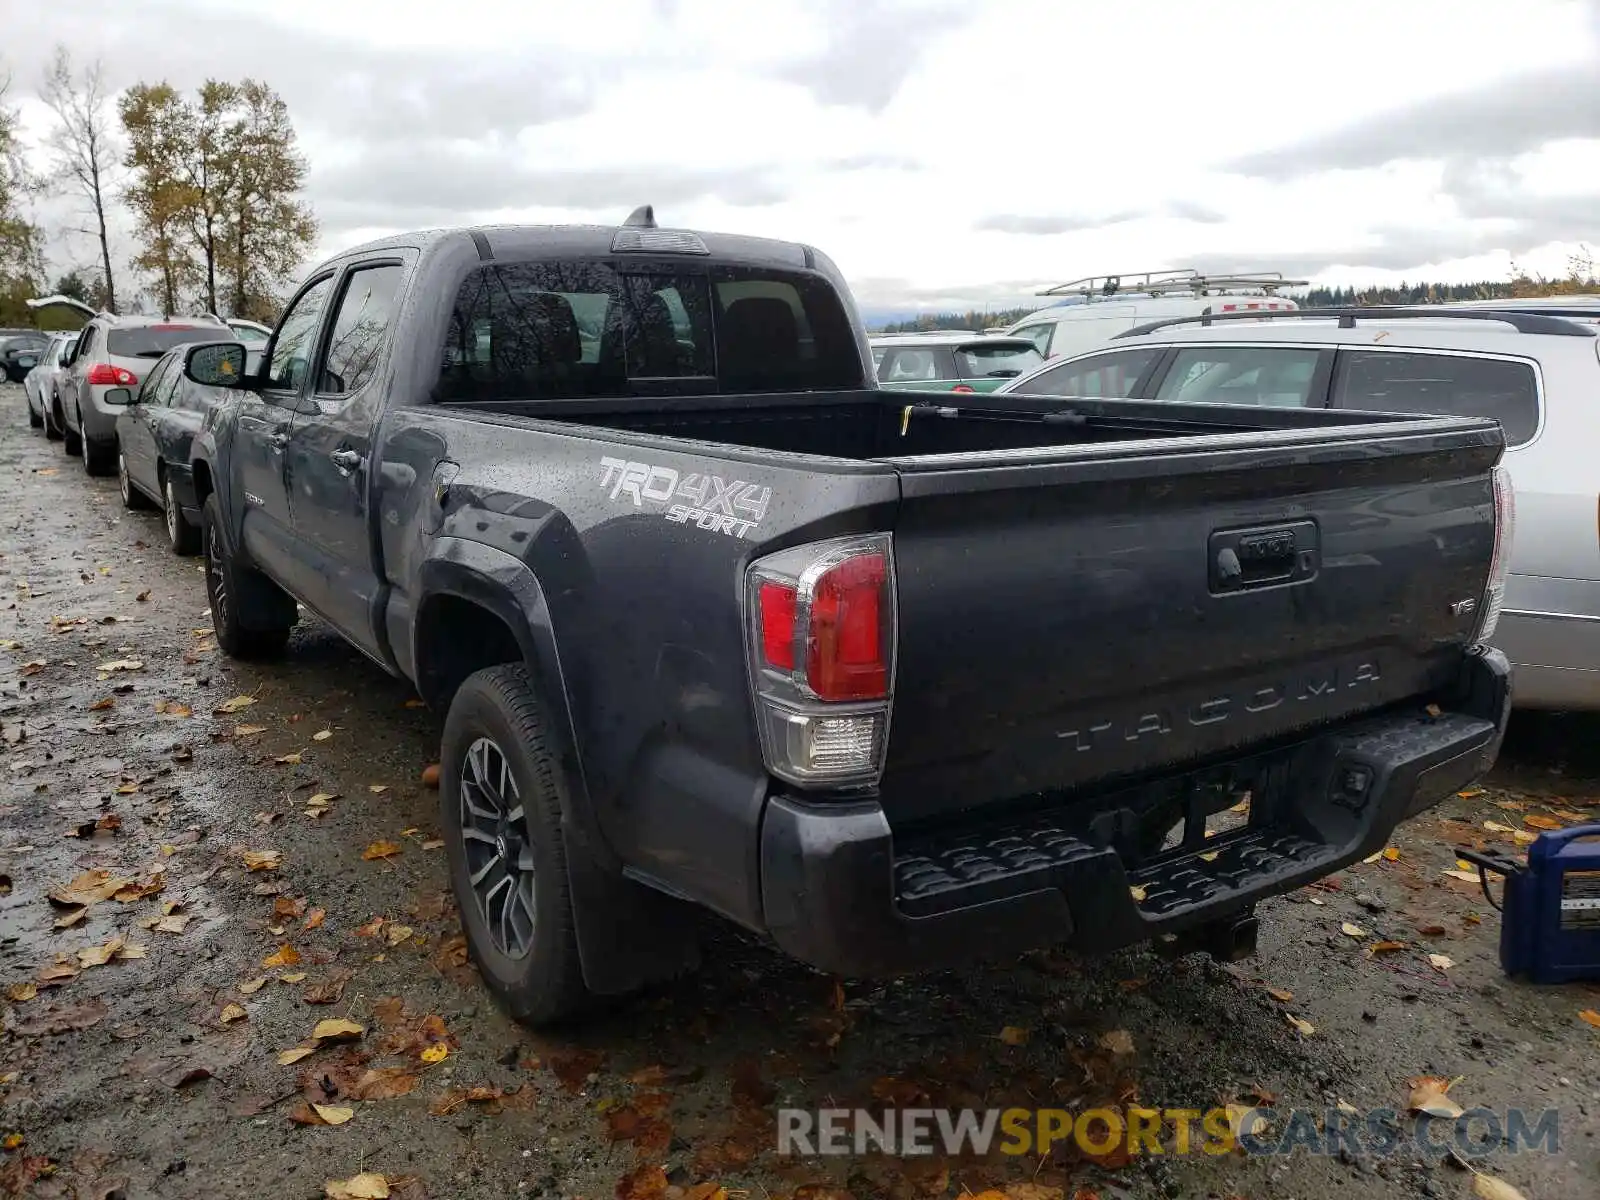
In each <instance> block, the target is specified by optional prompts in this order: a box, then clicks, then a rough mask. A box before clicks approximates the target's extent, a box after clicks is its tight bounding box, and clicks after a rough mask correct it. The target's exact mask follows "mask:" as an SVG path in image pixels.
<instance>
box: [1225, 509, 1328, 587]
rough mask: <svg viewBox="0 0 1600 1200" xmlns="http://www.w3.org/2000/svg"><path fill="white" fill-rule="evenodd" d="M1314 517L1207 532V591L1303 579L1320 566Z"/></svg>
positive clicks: (1261, 585)
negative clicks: (1269, 524)
mask: <svg viewBox="0 0 1600 1200" xmlns="http://www.w3.org/2000/svg"><path fill="white" fill-rule="evenodd" d="M1318 540H1319V539H1318V536H1317V525H1316V522H1315V521H1295V522H1292V523H1290V524H1288V525H1277V526H1270V527H1266V528H1262V527H1259V526H1258V527H1256V528H1253V529H1226V530H1224V529H1219V530H1217V531H1216V532H1214V533H1213V534H1212V535H1211V538H1210V542H1209V545H1208V547H1207V548H1208V551H1209V554H1210V559H1211V564H1210V567H1211V569H1210V575H1211V591H1212V593H1213V594H1218V595H1221V594H1226V593H1230V592H1242V591H1248V590H1250V589H1251V588H1258V587H1268V586H1272V585H1276V584H1284V583H1303V582H1305V581H1306V580H1309V579H1311V578H1312V577H1313V576H1315V575H1316V573H1317V568H1318V567H1319V566H1320V558H1321V556H1320V554H1319V553H1318Z"/></svg>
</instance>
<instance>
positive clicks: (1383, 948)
mask: <svg viewBox="0 0 1600 1200" xmlns="http://www.w3.org/2000/svg"><path fill="white" fill-rule="evenodd" d="M1405 948H1406V943H1405V942H1373V943H1372V945H1370V946H1368V947H1367V953H1368V954H1393V953H1394V952H1395V951H1396V950H1404V949H1405Z"/></svg>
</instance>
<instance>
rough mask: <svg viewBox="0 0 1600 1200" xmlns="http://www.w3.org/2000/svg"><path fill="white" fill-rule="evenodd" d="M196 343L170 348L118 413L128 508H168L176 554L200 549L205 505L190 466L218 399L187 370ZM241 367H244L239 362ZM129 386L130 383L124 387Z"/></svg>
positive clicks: (119, 451)
mask: <svg viewBox="0 0 1600 1200" xmlns="http://www.w3.org/2000/svg"><path fill="white" fill-rule="evenodd" d="M195 344H196V343H194V342H186V343H185V344H183V345H181V346H175V347H173V348H172V349H171V350H168V351H167V352H166V353H165V354H163V355H162V356H161V358H160V359H159V360H158V361H157V362H156V365H155V366H154V367H153V368H151V371H150V373H149V374H148V375H146V376H145V379H144V385H143V386H142V387H141V388H140V389H139V391H138V394H137V395H134V396H132V397H130V398H129V400H128V401H125V403H126V404H127V407H125V408H123V410H122V411H121V412H120V413H118V414H117V478H118V482H119V483H120V484H121V486H122V503H123V504H124V505H126V506H127V507H128V508H149V507H151V505H152V504H153V505H154V506H155V507H157V508H160V509H163V510H164V511H165V513H166V518H167V538H168V540H169V541H170V542H171V543H172V550H173V553H175V554H198V553H199V552H200V509H199V506H198V505H197V503H196V501H195V494H194V478H193V476H192V475H191V474H190V471H189V443H190V442H191V441H192V440H193V439H194V435H195V433H196V432H197V431H198V430H199V428H200V425H201V423H202V422H203V421H204V420H205V415H206V412H207V410H208V409H210V407H211V406H212V404H213V403H214V402H215V400H216V396H217V390H218V389H215V388H208V387H203V386H202V385H200V384H198V383H195V382H194V381H193V380H191V379H188V378H186V377H185V376H184V373H183V360H184V357H185V355H186V354H187V353H188V352H189V350H191V349H192V348H193V347H194V345H195ZM235 369H238V368H237V366H236V367H235ZM118 390H119V391H125V390H126V389H118Z"/></svg>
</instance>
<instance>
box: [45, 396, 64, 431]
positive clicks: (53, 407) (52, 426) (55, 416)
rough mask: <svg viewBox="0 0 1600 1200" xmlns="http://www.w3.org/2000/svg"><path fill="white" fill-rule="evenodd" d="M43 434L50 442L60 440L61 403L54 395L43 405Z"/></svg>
mask: <svg viewBox="0 0 1600 1200" xmlns="http://www.w3.org/2000/svg"><path fill="white" fill-rule="evenodd" d="M44 436H45V437H47V438H49V439H50V440H51V441H52V442H59V441H60V440H61V405H60V402H59V401H58V400H56V398H55V397H54V396H52V397H51V398H50V402H49V403H48V404H46V405H45V406H44Z"/></svg>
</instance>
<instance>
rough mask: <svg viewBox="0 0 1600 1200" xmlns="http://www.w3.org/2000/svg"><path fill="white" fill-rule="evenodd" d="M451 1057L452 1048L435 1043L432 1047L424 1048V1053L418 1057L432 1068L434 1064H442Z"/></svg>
mask: <svg viewBox="0 0 1600 1200" xmlns="http://www.w3.org/2000/svg"><path fill="white" fill-rule="evenodd" d="M449 1056H450V1047H448V1046H446V1045H445V1044H444V1043H443V1042H435V1043H434V1044H433V1045H431V1046H427V1047H424V1048H423V1051H422V1053H421V1054H420V1055H418V1057H419V1058H421V1059H422V1061H423V1062H425V1063H427V1064H428V1065H429V1066H432V1065H433V1064H434V1063H442V1062H443V1061H444V1060H445V1059H446V1058H448V1057H449Z"/></svg>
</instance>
